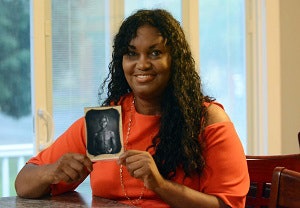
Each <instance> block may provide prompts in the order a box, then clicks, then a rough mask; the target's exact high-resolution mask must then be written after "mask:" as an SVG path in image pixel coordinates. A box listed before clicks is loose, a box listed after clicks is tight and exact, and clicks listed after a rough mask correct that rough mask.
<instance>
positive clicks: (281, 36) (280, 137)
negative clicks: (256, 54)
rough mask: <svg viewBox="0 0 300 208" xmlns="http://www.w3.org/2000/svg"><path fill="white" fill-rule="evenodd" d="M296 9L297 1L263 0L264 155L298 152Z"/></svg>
mask: <svg viewBox="0 0 300 208" xmlns="http://www.w3.org/2000/svg"><path fill="white" fill-rule="evenodd" d="M299 9H300V1H299V0H266V33H267V34H266V39H267V40H266V44H267V48H266V53H267V76H268V79H267V80H268V99H267V100H268V104H267V105H268V154H292V153H299V152H300V151H299V145H298V139H297V134H298V132H299V131H300V13H299Z"/></svg>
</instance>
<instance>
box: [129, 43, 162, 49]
mask: <svg viewBox="0 0 300 208" xmlns="http://www.w3.org/2000/svg"><path fill="white" fill-rule="evenodd" d="M159 44H160V43H155V44H153V45H151V46H150V47H149V49H154V48H155V47H157V46H158V45H159ZM164 46H165V45H164ZM128 48H129V49H131V50H135V49H136V47H135V46H133V45H128Z"/></svg>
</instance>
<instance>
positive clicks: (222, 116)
mask: <svg viewBox="0 0 300 208" xmlns="http://www.w3.org/2000/svg"><path fill="white" fill-rule="evenodd" d="M207 111H208V119H207V124H206V125H207V126H208V125H211V124H214V123H219V122H231V120H230V118H229V116H228V115H227V113H226V112H225V111H224V109H223V108H222V107H221V106H219V105H217V104H215V103H210V105H208V106H207Z"/></svg>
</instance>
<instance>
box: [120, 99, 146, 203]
mask: <svg viewBox="0 0 300 208" xmlns="http://www.w3.org/2000/svg"><path fill="white" fill-rule="evenodd" d="M133 108H134V98H133V99H132V103H131V106H130V116H129V123H128V128H127V133H126V140H125V144H124V150H127V145H128V139H129V135H130V130H131V123H132V116H133ZM120 181H121V187H122V191H123V193H124V196H125V197H126V198H127V199H128V200H129V201H130V203H131V204H132V205H134V206H136V205H138V204H139V203H140V201H141V199H142V197H143V195H144V192H145V186H144V187H143V189H142V190H141V193H140V196H139V197H138V198H137V199H131V198H130V197H129V196H128V194H127V191H126V187H125V184H124V178H123V165H120Z"/></svg>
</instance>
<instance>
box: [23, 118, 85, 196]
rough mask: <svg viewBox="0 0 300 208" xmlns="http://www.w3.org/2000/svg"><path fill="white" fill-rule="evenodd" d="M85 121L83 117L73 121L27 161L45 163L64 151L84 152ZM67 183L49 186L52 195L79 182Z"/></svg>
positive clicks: (52, 161)
mask: <svg viewBox="0 0 300 208" xmlns="http://www.w3.org/2000/svg"><path fill="white" fill-rule="evenodd" d="M85 138H86V137H85V122H84V118H80V119H78V120H77V121H75V122H74V123H73V124H72V125H71V126H70V127H69V128H68V129H67V130H66V131H65V132H64V133H63V134H62V135H61V136H60V137H58V138H57V140H55V142H54V143H53V144H52V145H51V146H49V147H48V148H46V149H44V150H43V151H41V152H40V153H38V154H37V155H36V156H35V157H32V158H31V159H29V161H28V162H27V163H32V164H36V165H46V164H51V163H54V162H55V161H57V160H58V159H59V158H60V157H61V156H62V155H64V154H66V153H80V154H86V139H85ZM80 183H81V182H79V183H75V184H67V183H64V182H61V183H58V184H55V185H52V186H51V193H52V195H57V194H60V193H64V192H66V191H71V190H74V189H75V188H76V187H77V186H78V185H79V184H80Z"/></svg>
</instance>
